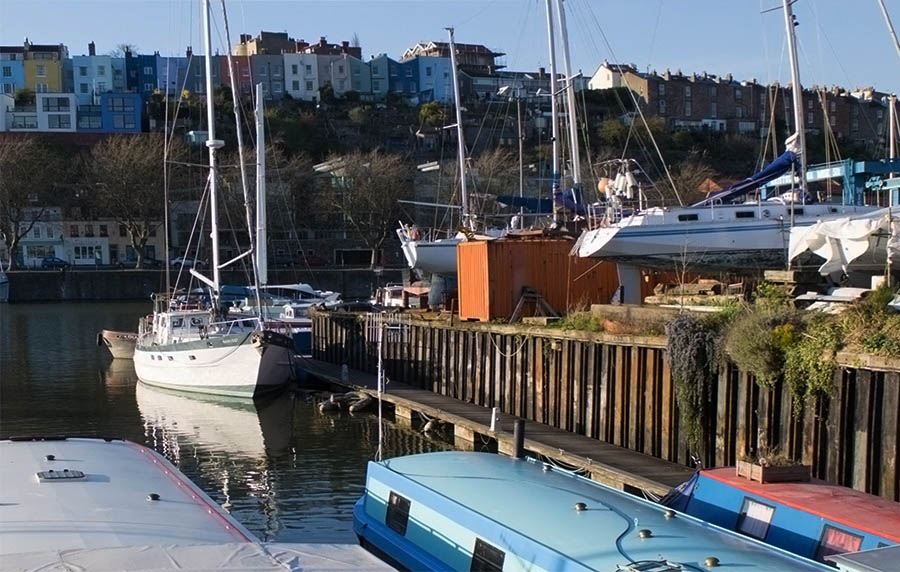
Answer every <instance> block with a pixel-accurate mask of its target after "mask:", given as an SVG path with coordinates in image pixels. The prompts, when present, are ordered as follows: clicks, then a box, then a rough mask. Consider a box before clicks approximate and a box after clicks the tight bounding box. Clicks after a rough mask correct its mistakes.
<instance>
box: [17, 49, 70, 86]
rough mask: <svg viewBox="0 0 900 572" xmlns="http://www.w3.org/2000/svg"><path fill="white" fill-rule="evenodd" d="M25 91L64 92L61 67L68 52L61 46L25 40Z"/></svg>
mask: <svg viewBox="0 0 900 572" xmlns="http://www.w3.org/2000/svg"><path fill="white" fill-rule="evenodd" d="M24 56H25V61H24V62H23V63H24V64H25V89H28V90H31V91H33V92H34V93H54V92H55V93H59V92H62V91H64V87H65V86H64V84H63V77H64V76H63V72H64V70H63V65H64V61H65V60H66V58H68V57H69V50H68V49H67V48H66V46H64V45H62V44H56V45H53V44H49V45H39V44H32V43H31V42H29V41H28V40H25V50H24Z"/></svg>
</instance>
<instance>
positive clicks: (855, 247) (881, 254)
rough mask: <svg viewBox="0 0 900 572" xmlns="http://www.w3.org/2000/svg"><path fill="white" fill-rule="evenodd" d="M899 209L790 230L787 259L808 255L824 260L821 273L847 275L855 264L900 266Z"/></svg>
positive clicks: (884, 210) (822, 222)
mask: <svg viewBox="0 0 900 572" xmlns="http://www.w3.org/2000/svg"><path fill="white" fill-rule="evenodd" d="M898 217H900V207H894V208H892V209H881V210H877V211H874V212H872V213H869V214H865V215H860V216H854V217H842V218H839V219H834V220H826V221H820V222H817V223H815V224H814V225H812V226H798V227H794V228H792V229H791V239H790V246H789V247H788V258H789V260H794V259H795V258H797V257H798V256H800V255H801V254H803V253H804V252H806V251H810V252H812V253H813V254H816V255H818V256H820V257H822V258H824V259H825V262H824V264H822V265H821V266H820V267H819V273H820V274H822V275H829V274H833V273H835V272H845V273H846V272H847V271H848V270H849V267H850V265H851V263H853V262H854V261H856V260H860V261H863V260H865V261H871V262H878V263H884V262H886V261H887V260H888V259H890V261H891V262H892V263H897V262H900V220H898Z"/></svg>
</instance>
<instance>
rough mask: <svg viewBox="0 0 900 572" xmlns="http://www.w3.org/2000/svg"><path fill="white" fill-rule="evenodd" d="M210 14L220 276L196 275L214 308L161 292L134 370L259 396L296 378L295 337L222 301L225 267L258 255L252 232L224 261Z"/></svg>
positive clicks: (211, 139) (143, 376)
mask: <svg viewBox="0 0 900 572" xmlns="http://www.w3.org/2000/svg"><path fill="white" fill-rule="evenodd" d="M210 17H211V14H210V6H209V0H204V32H205V33H204V42H205V48H206V55H205V61H206V99H207V121H208V139H207V141H206V146H207V147H208V148H209V193H210V202H209V208H210V213H209V214H210V226H211V230H212V240H211V242H212V274H213V276H212V279H210V278H207V277H206V276H204V275H202V274H200V272H198V271H197V270H196V269H194V268H192V269H191V270H190V273H191V275H193V276H194V277H195V278H197V279H198V280H200V281H201V282H202V283H204V284H205V285H206V286H208V287H209V289H210V291H211V301H212V306H213V307H212V308H210V309H208V310H204V309H178V308H175V309H173V307H172V304H171V303H170V300H169V297H168V294H166V295H164V296H159V297H157V298H156V299H155V304H154V311H153V314H152V316H149V317H147V318H144V319H142V320H141V321H140V323H139V328H138V340H137V344H136V346H135V352H134V367H135V371H136V373H137V376H138V379H140V380H141V381H142V382H144V383H147V384H150V385H156V386H160V387H165V388H168V389H176V390H182V391H192V392H198V393H208V394H215V395H228V396H235V397H255V396H259V395H261V394H263V393H266V392H271V391H273V390H277V389H280V388H281V387H282V386H283V385H284V384H285V383H286V382H287V381H288V380H290V379H291V377H292V375H293V367H292V359H293V342H292V341H291V339H290V338H288V337H286V336H284V335H281V334H279V333H277V332H274V331H271V330H266V329H265V328H264V320H263V319H261V318H259V317H244V316H237V317H235V318H232V319H229V317H228V313H227V308H225V307H222V306H221V305H220V303H219V302H220V300H219V296H220V294H221V282H220V271H221V270H222V268H225V267H227V266H228V265H229V264H232V263H234V262H236V261H237V260H240V259H241V258H243V257H245V256H248V255H249V256H251V257H253V256H254V248H253V237H252V235H251V245H250V250H248V251H247V252H245V253H244V254H241V255H239V256H238V257H236V258H234V259H232V260H230V261H227V262H225V263H220V261H219V237H218V222H217V166H216V151H217V150H218V149H220V148H221V147H222V146H223V145H224V142H223V141H221V140H217V139H216V138H215V105H214V101H213V86H212V60H211V57H210V54H211V53H212V48H211V44H212V41H211V31H210ZM229 67H231V66H229ZM238 133H240V128H239V129H238ZM239 146H240V141H239Z"/></svg>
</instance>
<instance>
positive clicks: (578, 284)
mask: <svg viewBox="0 0 900 572" xmlns="http://www.w3.org/2000/svg"><path fill="white" fill-rule="evenodd" d="M571 248H572V242H571V241H570V240H565V239H556V238H541V239H500V240H493V241H484V242H474V241H473V242H463V243H460V245H459V246H458V247H457V266H458V270H459V316H460V318H461V319H464V320H480V321H489V320H492V319H498V318H500V319H502V318H508V317H510V316H511V315H512V313H513V310H514V309H515V307H516V305H517V304H518V302H519V299H520V298H521V296H522V290H523V288H525V287H529V288H532V289H534V290H536V291H537V292H539V293H540V294H541V296H542V297H543V298H544V299H545V300H546V301H547V303H548V304H550V306H551V307H552V308H553V309H554V310H556V311H557V312H558V313H560V314H566V313H567V311H568V310H570V309H573V308H578V307H587V306H589V305H590V304H598V303H608V302H609V301H610V299H611V298H612V296H613V294H614V293H615V291H616V288H618V285H619V280H618V276H617V274H616V265H615V263H612V262H599V261H597V260H592V259H589V258H578V257H574V256H570V255H569V251H570V250H571ZM532 313H533V308H526V309H525V312H524V314H523V315H526V316H527V315H531V314H532Z"/></svg>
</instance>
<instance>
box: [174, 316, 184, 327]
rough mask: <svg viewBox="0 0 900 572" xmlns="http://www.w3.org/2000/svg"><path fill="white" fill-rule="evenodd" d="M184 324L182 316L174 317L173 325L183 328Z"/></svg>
mask: <svg viewBox="0 0 900 572" xmlns="http://www.w3.org/2000/svg"><path fill="white" fill-rule="evenodd" d="M183 326H184V320H183V319H181V318H172V327H173V328H181V327H183Z"/></svg>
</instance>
